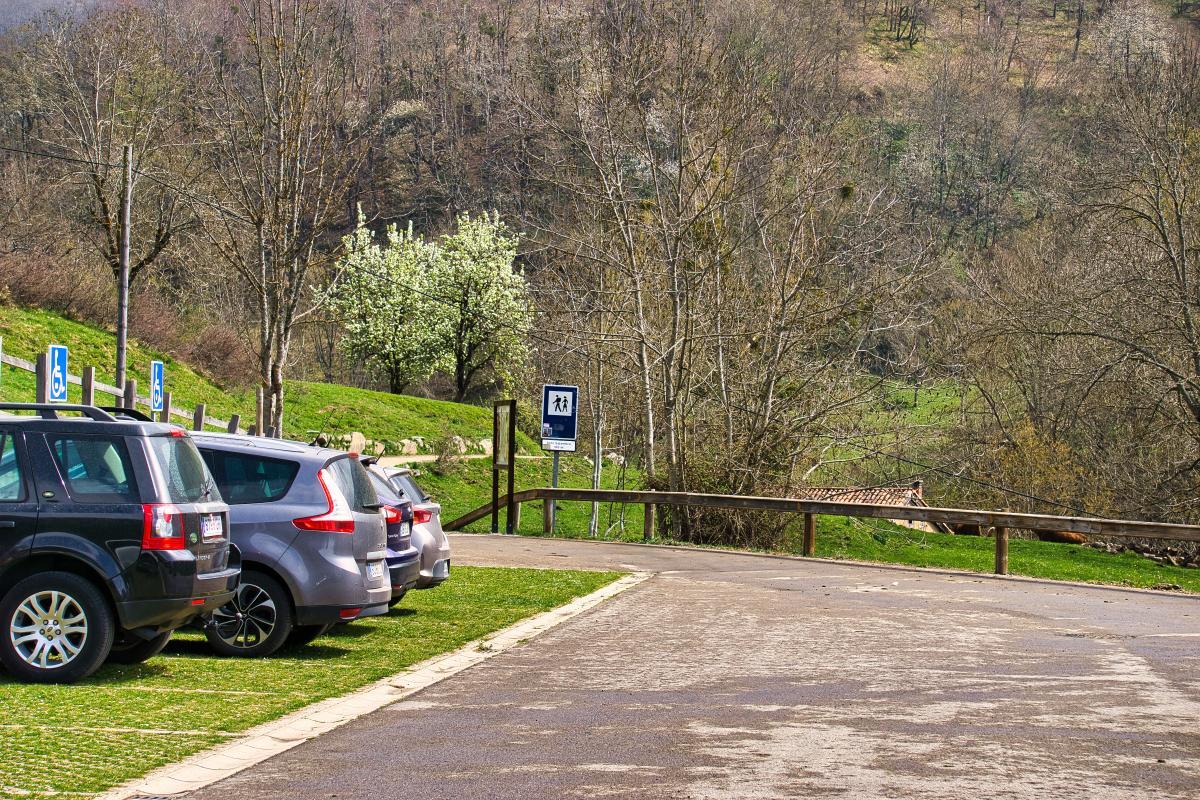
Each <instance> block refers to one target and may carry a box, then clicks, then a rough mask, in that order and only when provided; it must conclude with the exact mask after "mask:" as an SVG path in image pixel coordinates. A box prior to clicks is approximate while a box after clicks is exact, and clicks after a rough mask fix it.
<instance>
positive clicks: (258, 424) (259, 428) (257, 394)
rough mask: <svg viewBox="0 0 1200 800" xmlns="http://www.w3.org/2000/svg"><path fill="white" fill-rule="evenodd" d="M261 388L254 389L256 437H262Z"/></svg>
mask: <svg viewBox="0 0 1200 800" xmlns="http://www.w3.org/2000/svg"><path fill="white" fill-rule="evenodd" d="M264 430H266V428H264V427H263V387H262V386H256V387H255V388H254V432H255V434H256V435H258V436H262V435H263V433H262V432H263V431H264Z"/></svg>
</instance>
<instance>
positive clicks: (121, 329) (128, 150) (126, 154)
mask: <svg viewBox="0 0 1200 800" xmlns="http://www.w3.org/2000/svg"><path fill="white" fill-rule="evenodd" d="M121 169H122V172H123V173H124V184H123V185H122V187H121V256H120V264H119V266H118V270H117V271H118V275H117V380H116V385H117V386H124V385H125V361H126V358H125V351H126V348H127V347H128V343H129V228H130V215H131V211H130V207H131V206H132V205H133V145H131V144H127V145H125V148H124V149H123V150H122V152H121Z"/></svg>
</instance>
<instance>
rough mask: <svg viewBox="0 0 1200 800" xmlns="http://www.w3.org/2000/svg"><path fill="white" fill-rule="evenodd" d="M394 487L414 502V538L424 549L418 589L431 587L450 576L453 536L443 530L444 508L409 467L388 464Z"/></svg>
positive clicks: (415, 542)
mask: <svg viewBox="0 0 1200 800" xmlns="http://www.w3.org/2000/svg"><path fill="white" fill-rule="evenodd" d="M384 474H386V475H387V476H388V478H389V479H390V480H391V483H392V486H394V487H395V488H396V489H398V490H399V491H400V493H401V494H402V495H403V496H404V497H406V498H408V499H409V500H411V501H412V504H413V532H412V541H413V544H414V545H416V546H417V549H418V550H420V551H421V577H420V579H418V581H417V588H418V589H431V588H433V587H434V586H437V585H439V584H440V583H442V582H443V581H445V580H446V579H447V578H449V577H450V539H449V538H448V537H447V536H446V532H445V531H443V530H442V507H441V505H439V504H438V503H435V502H434V500H433V498H432V497H430V496H429V495H427V494H426V493H425V490H424V489H422V488H421V485H420V484H419V483H417V479H416V476H415V475H413V471H412V470H411V469H408V468H407V467H385V468H384Z"/></svg>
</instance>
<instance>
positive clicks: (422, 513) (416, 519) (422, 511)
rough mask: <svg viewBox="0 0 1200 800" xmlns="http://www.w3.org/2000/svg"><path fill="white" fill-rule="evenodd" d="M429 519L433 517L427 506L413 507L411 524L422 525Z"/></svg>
mask: <svg viewBox="0 0 1200 800" xmlns="http://www.w3.org/2000/svg"><path fill="white" fill-rule="evenodd" d="M431 519H433V512H432V511H430V510H429V509H428V508H414V509H413V524H414V525H424V524H425V523H426V522H429V520H431Z"/></svg>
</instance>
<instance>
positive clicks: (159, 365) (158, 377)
mask: <svg viewBox="0 0 1200 800" xmlns="http://www.w3.org/2000/svg"><path fill="white" fill-rule="evenodd" d="M163 383H164V380H163V362H161V361H151V362H150V410H151V411H157V412H161V411H162V410H163Z"/></svg>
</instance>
